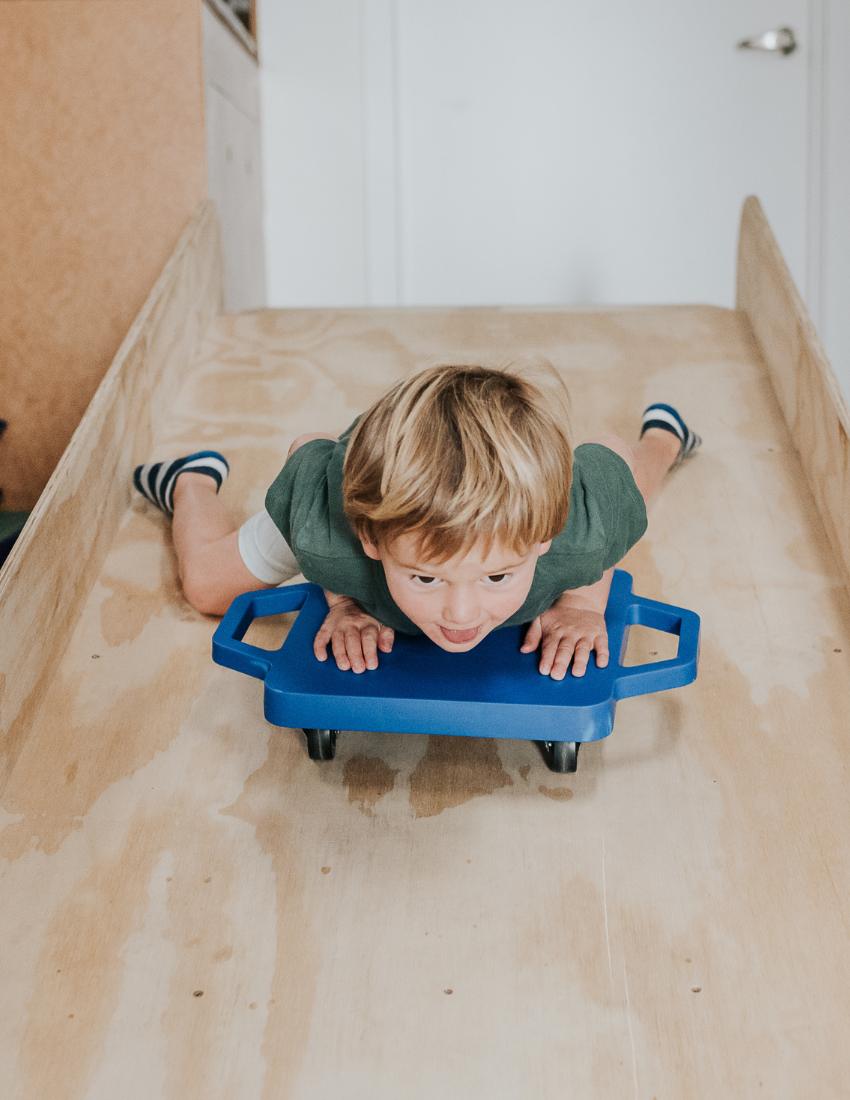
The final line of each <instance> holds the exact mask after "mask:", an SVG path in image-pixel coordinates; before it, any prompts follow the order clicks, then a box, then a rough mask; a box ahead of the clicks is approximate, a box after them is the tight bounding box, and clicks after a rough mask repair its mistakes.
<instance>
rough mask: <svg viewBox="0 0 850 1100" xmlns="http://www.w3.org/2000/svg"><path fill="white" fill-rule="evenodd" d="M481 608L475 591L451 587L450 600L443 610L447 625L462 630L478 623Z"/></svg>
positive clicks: (462, 587) (461, 587)
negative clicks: (449, 624)
mask: <svg viewBox="0 0 850 1100" xmlns="http://www.w3.org/2000/svg"><path fill="white" fill-rule="evenodd" d="M480 610H481V609H480V607H479V606H478V599H477V597H476V594H475V589H474V588H472V587H470V588H466V587H464V586H460V585H458V586H449V592H448V599H447V601H446V606H445V608H444V610H443V616H444V618H445V619H446V623H447V624H448V623H451V625H452V626H453V627H457V628H458V629H462V628H463V627H465V626H472V624H473V623H475V622H477V621H478V617H479V613H480Z"/></svg>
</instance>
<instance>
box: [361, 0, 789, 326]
mask: <svg viewBox="0 0 850 1100" xmlns="http://www.w3.org/2000/svg"><path fill="white" fill-rule="evenodd" d="M785 25H788V26H790V27H791V28H792V29H793V31H794V34H795V36H796V38H797V40H798V41H799V47H798V49H796V51H794V52H793V53H791V54H789V55H787V56H786V55H783V54H781V53H778V52H775V53H765V52H757V51H753V50H742V49H738V48H736V43H737V42H738V41H739V40H741V39H744V38H746V37H748V36H751V35H753V34H755V33H758V32H762V31H767V30H770V29H771V28H775V27H782V26H785ZM807 26H808V24H807V0H700V2H688V3H683V2H682V0H652V2H651V3H632V2H629V0H584V2H577V0H429V2H428V3H422V2H421V0H399V3H398V5H397V36H396V50H397V60H396V65H397V93H396V94H397V125H396V141H397V149H396V159H397V165H398V175H397V181H398V183H397V194H396V201H397V204H398V210H397V218H396V221H395V226H394V231H395V233H396V234H397V237H398V240H397V242H396V257H397V271H396V280H397V296H398V299H399V300H400V301H401V302H403V303H406V304H415V305H419V304H485V303H515V304H520V303H649V302H692V301H699V302H715V303H718V304H724V305H731V304H732V300H733V295H734V274H733V273H734V262H735V240H736V235H737V221H738V217H739V213H740V208H741V203H742V201H743V199H744V197H745V196H746V195H747V194H750V193H755V194H757V195H758V196H759V198H760V199H761V201H762V203H763V205H764V207H765V210H766V213H767V216H768V219H769V220H770V222H771V225H772V226H773V228H774V231H775V232H776V234H777V237H778V239H779V241H780V244H781V247H782V250H783V252H784V254H785V257H786V259H787V260H788V262H789V264H790V266H791V269H792V272H793V274H794V276H795V278H796V280H797V282H798V285H799V286H800V287H801V289H803V290H804V291H805V284H806V245H807V218H806V214H807V205H808V203H807V146H806V143H807V48H806V47H807V41H806V35H807ZM373 231H375V232H381V231H382V227H381V225H380V223H379V222H376V221H375V219H374V218H373ZM384 254H386V250H384ZM381 282H383V280H381Z"/></svg>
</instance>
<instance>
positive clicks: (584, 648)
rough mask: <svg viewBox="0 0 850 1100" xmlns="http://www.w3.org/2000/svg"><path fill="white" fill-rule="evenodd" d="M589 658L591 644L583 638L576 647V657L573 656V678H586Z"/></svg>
mask: <svg viewBox="0 0 850 1100" xmlns="http://www.w3.org/2000/svg"><path fill="white" fill-rule="evenodd" d="M589 658H590V642H588V641H587V640H586V639H585V638H582V639H581V641H580V642H578V644H577V645H576V651H575V655H574V656H573V676H584V674H585V671H586V670H587V662H588V659H589Z"/></svg>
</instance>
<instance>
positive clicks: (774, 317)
mask: <svg viewBox="0 0 850 1100" xmlns="http://www.w3.org/2000/svg"><path fill="white" fill-rule="evenodd" d="M737 284H738V286H737V307H738V309H740V310H742V311H743V312H744V313H745V314H746V315H747V317H748V319H749V322H750V326H751V328H752V331H753V335H754V337H755V339H756V342H757V344H758V346H759V348H760V350H761V353H762V355H763V357H764V360H765V362H766V364H767V368H768V371H769V373H770V378H771V381H772V383H773V387H774V389H775V391H776V395H777V398H778V399H779V404H780V406H781V408H782V412H783V414H784V416H785V420H786V423H787V424H788V428H789V431H790V433H791V437H792V439H793V441H794V445H795V446H796V448H797V450H798V452H799V454H800V459H801V461H802V464H803V469H804V470H805V473H806V477H807V478H808V482H809V486H810V488H811V491H812V495H813V497H814V500H815V502H816V504H817V507H818V510H819V512H820V515H821V518H822V520H823V524H824V527H825V529H826V533H827V536H828V538H829V541H830V543H831V545H832V549H833V551H834V552H835V554H836V556H837V558H838V561H839V564H840V567H841V569H842V571H843V574H844V581H845V583H846V584H848V586H850V524H848V522H847V517H848V515H850V412H848V408H847V403H846V401H845V400H844V396H843V394H842V393H841V388H840V386H839V384H838V379H837V378H836V377H835V373H834V371H833V369H832V367H831V365H830V363H829V360H828V359H827V357H826V353H825V351H824V349H823V345H822V344H821V341H820V337H819V336H818V334H817V331H816V330H815V327H814V325H813V324H812V321H811V318H810V317H809V314H808V311H807V309H806V307H805V304H804V303H803V300H802V298H801V297H800V294H799V291H798V290H797V288H796V286H795V285H794V280H793V279H792V278H791V273H790V272H789V270H788V266H787V264H786V263H785V260H784V259H783V257H782V253H781V252H780V251H779V246H778V245H777V243H776V239H775V237H774V236H773V233H772V231H771V228H770V225H769V224H768V221H767V218H766V217H765V214H764V211H763V209H762V206H761V203H760V202H759V200H758V199H757V198H756V197H755V196H754V195H751V196H749V198H747V199H746V201H745V202H744V208H743V211H742V214H741V231H740V236H739V239H738V271H737Z"/></svg>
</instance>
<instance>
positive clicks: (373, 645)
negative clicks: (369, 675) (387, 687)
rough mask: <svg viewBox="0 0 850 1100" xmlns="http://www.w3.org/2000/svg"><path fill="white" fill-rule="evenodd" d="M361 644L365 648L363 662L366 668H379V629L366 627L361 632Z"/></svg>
mask: <svg viewBox="0 0 850 1100" xmlns="http://www.w3.org/2000/svg"><path fill="white" fill-rule="evenodd" d="M360 644H361V645H362V647H363V660H364V661H365V662H366V668H377V667H378V628H377V626H364V627H363V630H362V631H361V632H360Z"/></svg>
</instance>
